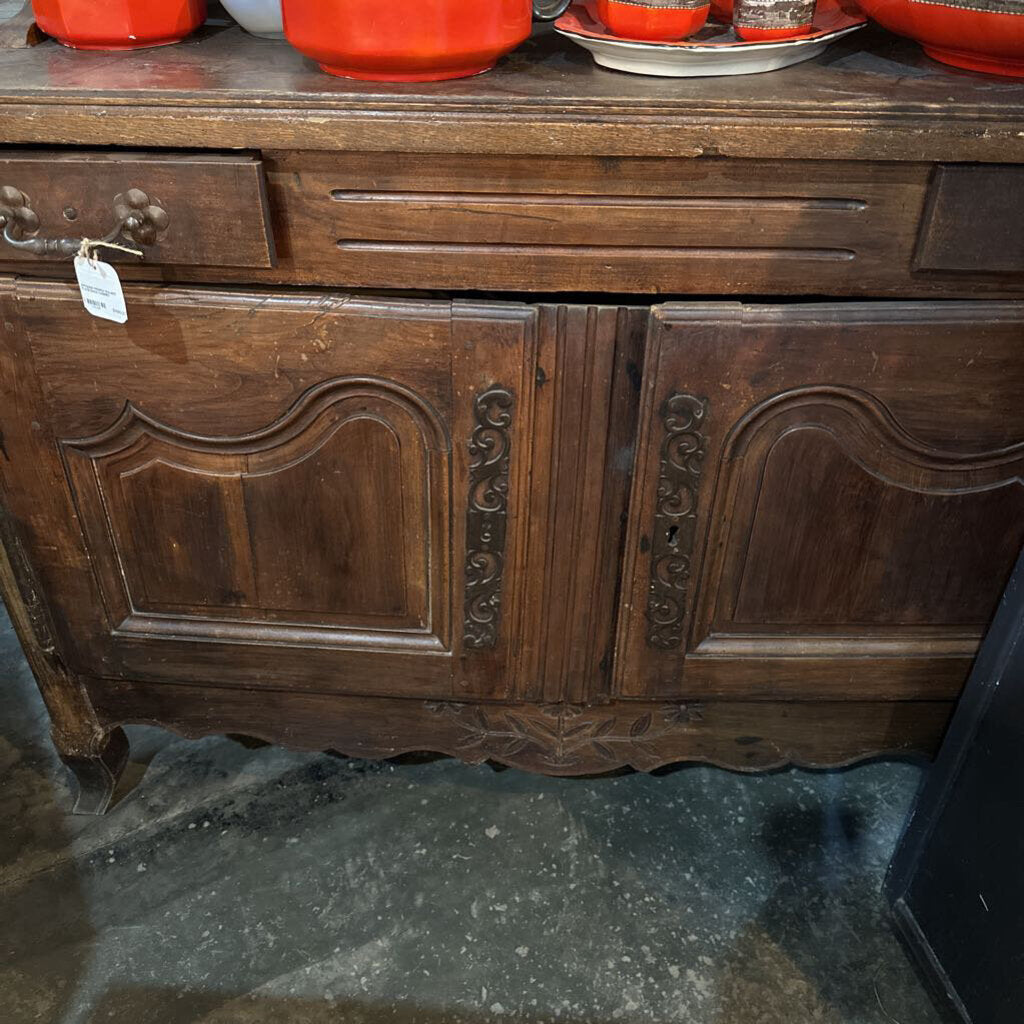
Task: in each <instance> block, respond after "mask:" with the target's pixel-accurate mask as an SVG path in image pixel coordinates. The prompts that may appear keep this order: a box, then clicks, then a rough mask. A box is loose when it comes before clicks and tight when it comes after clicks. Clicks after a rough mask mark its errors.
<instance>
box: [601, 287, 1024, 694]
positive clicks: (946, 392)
mask: <svg viewBox="0 0 1024 1024" xmlns="http://www.w3.org/2000/svg"><path fill="white" fill-rule="evenodd" d="M1022 394H1024V306H1022V305H1019V304H999V303H982V302H978V303H947V304H930V305H927V306H926V305H923V304H914V303H903V304H897V303H856V304H846V305H793V306H740V305H710V304H708V305H702V304H686V305H667V306H663V307H660V308H658V309H657V310H656V311H655V315H654V318H653V321H652V324H651V328H650V332H649V336H648V348H647V361H646V367H645V374H644V385H643V396H642V402H643V406H642V411H641V426H640V435H639V438H638V458H637V468H636V474H635V479H634V486H633V495H632V506H631V513H630V516H631V522H630V531H631V532H630V537H629V539H628V541H627V560H626V583H625V586H624V597H623V602H622V607H621V609H620V625H619V636H618V667H617V672H616V690H617V692H619V693H620V694H622V695H624V696H647V695H652V694H671V695H691V694H692V695H709V696H711V695H714V696H722V697H730V696H735V697H741V696H742V697H792V698H797V699H799V698H810V699H842V698H857V697H860V698H868V699H871V698H883V699H899V698H904V699H929V698H935V699H947V698H949V697H950V696H953V695H955V694H956V693H958V692H959V689H960V688H961V686H962V684H963V682H964V680H965V679H966V677H967V674H968V671H969V668H970V662H971V659H972V657H973V656H974V654H975V652H976V650H977V646H978V643H979V640H980V638H981V636H982V635H983V633H984V630H985V627H986V625H987V623H988V621H989V619H990V617H991V615H992V613H993V610H994V608H995V605H996V603H997V601H998V598H999V594H1000V592H1001V590H1002V588H1003V586H1004V585H1005V583H1006V579H1007V577H1008V575H1009V572H1010V570H1011V568H1012V565H1013V561H1014V557H1015V555H1016V553H1017V552H1018V551H1019V550H1020V547H1021V544H1022V542H1024V486H1022V477H1024V402H1022V401H1021V395H1022Z"/></svg>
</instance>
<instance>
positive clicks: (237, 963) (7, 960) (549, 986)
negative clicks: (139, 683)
mask: <svg viewBox="0 0 1024 1024" xmlns="http://www.w3.org/2000/svg"><path fill="white" fill-rule="evenodd" d="M0 680H2V681H3V686H2V690H0V697H2V708H0V722H2V732H3V737H2V739H0V821H2V822H3V831H2V835H0V995H2V1003H3V1010H2V1011H0V1019H2V1020H3V1021H5V1022H9V1024H27V1022H30V1021H31V1022H45V1024H87V1022H88V1024H129V1022H130V1024H139V1022H145V1024H186V1022H187V1024H196V1022H202V1024H255V1022H260V1024H264V1022H265V1024H271V1022H273V1024H300V1022H301V1024H327V1022H331V1024H370V1022H374V1024H376V1022H391V1021H400V1022H405V1024H449V1022H450V1024H456V1022H458V1024H478V1022H480V1024H482V1022H485V1021H505V1022H508V1024H547V1022H556V1021H557V1022H563V1021H568V1022H576V1024H606V1022H607V1024H611V1022H616V1021H621V1022H624V1024H640V1022H650V1021H654V1022H670V1021H681V1022H687V1024H811V1022H813V1024H887V1022H888V1021H889V1020H890V1019H891V1018H893V1019H896V1020H897V1021H899V1022H901V1024H936V1018H935V1017H934V1016H933V1015H932V1011H931V1010H930V1008H929V1006H928V1003H927V1000H926V998H925V996H924V995H923V993H922V990H921V989H920V987H919V985H918V982H917V980H916V978H915V976H914V974H913V972H912V970H911V968H910V967H909V965H908V962H907V960H906V958H905V956H904V954H903V952H902V950H901V948H900V946H899V945H898V943H897V941H896V940H895V938H894V937H893V935H892V933H891V931H890V929H889V926H888V924H887V921H886V916H885V911H884V906H883V902H882V900H881V897H880V895H879V886H880V883H881V879H882V876H883V872H884V870H885V866H886V863H887V861H888V858H889V856H890V854H891V852H892V849H893V846H894V843H895V842H896V839H897V837H898V835H899V833H900V830H901V828H902V825H903V823H904V820H905V818H906V815H907V811H908V808H909V806H910V803H911V800H912V798H913V795H914V792H915V790H916V788H917V785H918V781H919V777H920V770H919V769H918V768H915V767H913V766H911V765H907V764H882V763H879V764H873V765H869V766H865V767H861V768H857V769H854V770H849V771H845V772H838V773H828V774H826V773H811V772H800V771H789V772H781V773H778V774H773V775H768V776H756V777H745V776H740V775H734V774H730V773H727V772H724V771H718V770H715V769H711V768H704V767H689V768H685V769H682V770H677V771H674V772H670V773H666V774H663V775H661V776H660V777H651V776H646V775H625V776H619V777H616V778H606V779H593V780H560V779H548V778H541V777H538V776H532V775H526V774H523V773H520V772H516V771H504V772H495V771H493V770H492V769H490V768H488V767H486V766H484V767H478V768H469V767H465V766H463V765H460V764H458V763H456V762H453V761H449V760H434V761H432V762H423V763H415V762H414V763H401V764H388V763H384V764H380V763H371V762H366V761H353V760H348V759H344V758H338V757H332V756H328V755H308V754H299V753H291V752H288V751H284V750H279V749H276V748H273V747H262V748H259V749H247V748H246V747H244V746H242V745H240V744H239V743H236V742H233V741H231V740H228V739H220V738H211V739H207V740H202V741H199V742H186V741H183V740H179V739H175V738H172V737H170V736H169V735H167V734H166V733H163V732H161V731H160V730H156V729H142V728H139V729H132V730H131V733H132V739H133V742H134V754H133V759H134V760H133V763H132V764H131V765H130V766H129V770H128V773H127V776H128V777H127V780H126V781H128V782H129V783H132V784H134V788H128V787H124V788H125V790H126V792H125V793H124V795H123V796H122V798H121V800H120V802H119V804H118V805H117V806H116V807H115V808H114V809H113V810H112V811H111V812H110V813H109V814H108V815H107V816H106V817H105V818H99V819H90V818H73V817H70V816H68V815H67V814H66V813H65V811H66V808H67V806H68V789H67V783H66V780H65V778H64V775H63V771H62V768H61V766H60V764H59V762H57V761H56V758H55V756H54V753H53V750H52V748H51V747H50V745H49V741H48V739H47V720H46V715H45V712H44V710H43V708H42V706H41V704H40V702H39V699H38V696H37V694H36V691H35V688H34V685H33V683H32V680H31V677H30V675H29V672H28V669H27V667H26V666H25V664H24V662H23V660H22V659H21V655H20V651H19V649H18V646H17V642H16V640H15V638H14V635H13V633H12V631H11V629H10V626H9V623H8V622H7V620H6V618H5V617H4V616H3V611H2V607H0ZM147 762H148V763H147ZM880 1004H881V1005H880ZM882 1006H884V1010H883V1009H882ZM890 1015H891V1017H890Z"/></svg>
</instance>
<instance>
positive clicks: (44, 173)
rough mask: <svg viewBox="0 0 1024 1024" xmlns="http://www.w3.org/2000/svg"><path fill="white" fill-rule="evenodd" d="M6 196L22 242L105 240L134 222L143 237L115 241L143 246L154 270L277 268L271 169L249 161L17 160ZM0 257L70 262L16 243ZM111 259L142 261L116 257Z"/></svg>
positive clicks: (160, 157) (12, 228) (0, 156)
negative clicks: (267, 175) (268, 181)
mask: <svg viewBox="0 0 1024 1024" xmlns="http://www.w3.org/2000/svg"><path fill="white" fill-rule="evenodd" d="M0 188H2V189H4V192H3V193H2V194H0V217H3V218H4V219H5V220H6V221H7V225H6V227H5V231H6V232H8V233H10V234H11V235H12V237H14V238H15V239H16V240H18V241H23V242H25V241H32V240H36V241H40V240H42V239H66V240H67V241H68V243H69V244H72V243H73V241H74V240H75V239H81V238H83V237H87V238H90V239H99V238H104V237H107V236H108V235H109V234H110V232H111V231H112V230H113V229H115V228H116V226H117V225H118V223H119V221H121V220H122V218H123V217H124V216H125V215H126V214H127V215H130V216H132V217H134V218H136V220H137V221H139V222H144V224H143V226H142V229H141V230H140V231H139V232H137V234H136V235H135V236H134V237H125V236H119V237H116V238H114V239H113V240H114V241H117V242H119V243H121V244H127V245H137V246H138V247H139V248H141V249H142V250H143V251H144V252H145V257H144V259H145V262H146V263H153V264H169V265H174V264H178V265H194V266H198V267H272V266H274V263H275V259H274V245H273V238H272V234H271V230H270V222H269V217H268V212H267V201H266V187H265V180H264V174H263V162H262V161H261V160H260V159H258V158H257V157H254V156H252V155H249V154H244V153H243V154H217V153H204V154H188V153H161V154H149V153H128V152H116V153H115V152H89V151H83V150H77V151H74V152H65V151H46V150H35V151H24V152H22V151H19V152H17V153H13V152H10V151H8V152H6V153H0ZM159 211H163V212H162V213H160V212H159ZM0 252H2V254H3V255H2V257H0V258H2V259H3V260H5V261H6V260H12V261H14V260H27V261H38V260H39V259H41V258H51V259H53V258H58V259H59V258H65V259H66V258H67V252H66V251H63V252H62V251H60V250H59V248H58V250H57V251H51V252H47V253H40V252H38V251H32V250H26V249H19V248H16V247H14V246H12V245H10V244H7V243H6V242H5V243H4V244H2V245H0ZM104 258H105V259H108V258H109V259H124V260H128V261H131V260H134V259H135V257H132V256H130V255H126V254H121V253H117V252H116V251H113V250H108V251H106V252H105V253H104Z"/></svg>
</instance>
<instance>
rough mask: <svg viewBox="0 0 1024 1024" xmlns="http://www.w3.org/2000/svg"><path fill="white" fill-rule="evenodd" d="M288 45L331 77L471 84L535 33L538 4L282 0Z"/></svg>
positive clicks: (514, 0)
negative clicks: (468, 78)
mask: <svg viewBox="0 0 1024 1024" xmlns="http://www.w3.org/2000/svg"><path fill="white" fill-rule="evenodd" d="M282 10H283V12H284V34H285V36H286V37H287V39H288V42H290V43H291V44H292V46H294V47H295V49H297V50H299V51H300V52H301V53H304V54H305V55H306V56H307V57H312V58H313V60H315V61H316V62H317V63H318V64H319V65H320V67H322V68H323V69H324V71H328V72H330V73H331V74H332V75H341V76H343V77H344V78H366V79H370V80H372V81H378V82H433V81H438V80H440V79H444V78H465V77H466V76H467V75H476V74H479V73H480V72H481V71H486V70H487V69H488V68H491V67H493V66H494V62H495V61H496V60H497V59H498V58H499V57H501V56H502V55H503V54H506V53H508V52H509V51H510V50H514V49H515V48H516V47H517V46H518V45H519V44H520V43H521V42H523V40H524V39H526V37H527V36H528V35H529V34H530V26H531V24H532V20H533V12H532V8H531V0H485V2H483V3H471V2H467V0H283V3H282Z"/></svg>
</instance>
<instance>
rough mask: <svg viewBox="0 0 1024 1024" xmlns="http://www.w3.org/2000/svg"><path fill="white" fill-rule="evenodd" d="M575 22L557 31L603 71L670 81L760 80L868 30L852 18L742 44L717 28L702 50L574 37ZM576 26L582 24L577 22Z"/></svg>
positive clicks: (697, 45)
mask: <svg viewBox="0 0 1024 1024" xmlns="http://www.w3.org/2000/svg"><path fill="white" fill-rule="evenodd" d="M575 10H576V8H573V11H575ZM569 21H570V19H569V18H562V19H559V21H558V22H556V23H555V31H556V32H558V33H559V34H560V35H563V36H565V37H566V38H567V39H571V40H572V41H573V42H574V43H578V44H579V45H580V46H582V47H583V48H584V49H586V50H589V51H590V53H591V54H592V55H593V57H594V61H595V62H596V63H598V64H600V65H601V66H602V67H606V68H613V69H614V70H616V71H629V72H632V73H633V74H636V75H660V76H662V77H666V78H702V77H709V76H711V75H756V74H760V73H761V72H764V71H776V70H778V69H779V68H785V67H789V65H791V64H799V63H800V62H801V61H804V60H810V59H811V58H812V57H817V56H818V54H819V53H821V52H822V51H823V50H824V49H825V47H827V46H828V45H829V43H833V42H835V40H837V39H841V38H842V37H843V36H846V35H849V34H850V33H851V32H856V31H857V29H859V28H863V25H864V21H863V19H861V20H859V21H854V19H852V18H850V19H848V20H847V22H846V23H845V24H838V25H836V27H835V29H834V30H833V31H820V32H816V33H814V34H813V35H811V36H805V37H803V38H796V39H783V40H780V41H778V42H771V43H747V42H742V41H740V40H739V39H737V38H736V36H735V35H734V34H733V32H732V30H731V29H729V28H726V27H725V26H716V29H717V31H716V32H715V33H714V39H715V42H714V43H708V44H706V45H702V44H701V42H699V41H690V40H688V41H686V42H685V43H682V44H680V43H643V42H637V41H634V40H629V39H616V38H614V37H612V36H609V35H604V34H598V32H592V31H584V32H574V31H572V30H571V28H570V27H569V24H567V23H568V22H569ZM573 21H575V22H576V24H578V23H579V22H578V21H577V20H576V19H573ZM850 22H853V23H852V24H851V23H850ZM573 27H575V25H573ZM589 27H590V26H589V25H588V26H587V28H589ZM601 28H602V29H603V27H601Z"/></svg>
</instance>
